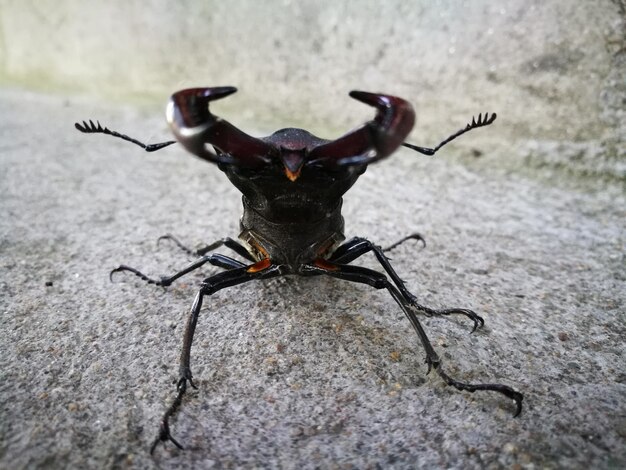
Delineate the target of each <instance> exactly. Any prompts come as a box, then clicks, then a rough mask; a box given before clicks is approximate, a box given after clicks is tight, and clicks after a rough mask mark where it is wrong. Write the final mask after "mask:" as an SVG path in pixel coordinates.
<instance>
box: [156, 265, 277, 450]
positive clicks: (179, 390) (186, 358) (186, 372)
mask: <svg viewBox="0 0 626 470" xmlns="http://www.w3.org/2000/svg"><path fill="white" fill-rule="evenodd" d="M266 264H267V265H265V264H264V265H263V267H262V268H261V269H259V266H260V263H255V264H252V265H249V266H245V265H242V266H241V267H239V268H237V269H232V270H230V271H225V272H221V273H217V274H215V275H213V276H210V277H208V278H206V279H205V280H204V281H203V282H202V287H201V288H200V291H199V292H198V294H197V295H196V298H195V300H194V302H193V306H192V307H191V312H190V313H189V317H188V319H187V326H186V327H185V335H184V337H183V348H182V351H181V354H180V365H179V368H178V373H179V377H178V381H177V383H176V397H175V398H174V400H173V401H172V404H171V405H170V406H169V407H168V408H167V410H166V411H165V413H164V414H163V418H161V425H160V427H159V434H158V436H157V437H156V439H155V440H154V442H153V443H152V445H151V446H150V453H151V454H152V453H154V450H155V449H156V447H157V445H158V444H159V442H167V441H171V442H172V443H173V444H174V445H175V446H176V447H178V448H179V449H181V450H182V449H184V448H183V446H182V445H181V444H180V443H179V442H178V441H177V440H176V439H174V438H173V437H172V435H171V433H170V418H171V417H172V416H174V415H175V414H176V412H177V411H178V409H179V408H180V406H181V404H182V401H183V396H184V395H185V393H186V392H187V384H188V383H189V385H191V386H192V387H193V388H197V387H196V386H195V385H194V383H193V374H192V373H191V345H192V344H193V337H194V334H195V331H196V325H197V323H198V317H199V315H200V309H201V308H202V301H203V298H204V296H206V295H212V294H214V293H215V292H217V291H219V290H221V289H224V288H226V287H230V286H235V285H238V284H242V283H244V282H248V281H252V280H255V279H269V278H272V277H276V276H280V275H282V274H284V272H283V268H282V266H279V265H274V264H271V263H270V262H269V260H268V263H266Z"/></svg>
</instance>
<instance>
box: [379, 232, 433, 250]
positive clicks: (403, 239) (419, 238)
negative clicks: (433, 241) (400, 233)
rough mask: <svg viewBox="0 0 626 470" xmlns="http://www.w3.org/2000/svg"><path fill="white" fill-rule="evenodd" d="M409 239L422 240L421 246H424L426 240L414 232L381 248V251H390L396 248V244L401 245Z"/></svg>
mask: <svg viewBox="0 0 626 470" xmlns="http://www.w3.org/2000/svg"><path fill="white" fill-rule="evenodd" d="M409 240H416V241H418V242H422V245H423V248H426V240H425V239H424V237H422V235H421V234H419V233H417V232H415V233H412V234H410V235H407V236H406V237H404V238H401V239H400V240H398V241H397V242H395V243H392V244H391V245H389V246H387V247H385V248H383V251H391V250H393V249H394V248H397V247H398V246H400V245H402V244H403V243H404V242H406V241H409Z"/></svg>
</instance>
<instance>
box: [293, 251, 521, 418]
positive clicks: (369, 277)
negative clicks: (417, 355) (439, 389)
mask: <svg viewBox="0 0 626 470" xmlns="http://www.w3.org/2000/svg"><path fill="white" fill-rule="evenodd" d="M302 271H303V273H304V274H309V275H314V274H319V273H323V274H327V275H329V276H332V277H336V278H338V279H344V280H346V281H352V282H358V283H362V284H367V285H370V286H372V287H374V288H375V289H387V290H388V291H389V293H390V294H391V296H392V297H393V299H394V300H395V301H396V303H397V304H398V305H399V306H400V308H401V309H402V311H403V312H404V314H405V315H406V317H407V318H408V319H409V321H410V322H411V325H413V328H414V329H415V332H416V333H417V336H418V337H419V339H420V342H421V343H422V346H423V347H424V350H425V352H426V363H427V365H428V372H430V371H431V369H434V370H435V371H436V372H437V374H439V376H440V377H441V378H442V379H443V380H444V381H445V383H446V384H447V385H451V386H452V387H454V388H456V389H457V390H464V391H467V392H471V393H474V392H476V391H480V390H482V391H492V392H498V393H501V394H502V395H504V396H506V397H507V398H510V399H512V400H513V401H514V402H515V406H516V409H515V414H514V417H515V416H518V415H519V414H520V413H521V411H522V400H523V399H524V395H522V394H521V393H520V392H518V391H516V390H514V389H513V388H511V387H509V386H507V385H502V384H469V383H465V382H460V381H458V380H455V379H453V378H451V377H450V376H449V375H448V374H446V373H445V372H444V370H443V368H442V366H441V359H439V356H438V354H437V352H436V351H435V349H434V348H433V346H432V344H431V342H430V340H429V339H428V336H427V335H426V332H425V331H424V328H423V327H422V325H421V324H420V322H419V320H418V318H417V315H415V312H414V311H413V310H412V309H411V304H410V303H409V302H408V301H407V299H406V298H405V296H404V295H403V294H402V293H401V292H400V290H399V289H398V288H397V287H396V286H394V285H393V284H392V283H391V282H389V279H387V276H385V275H384V274H383V273H379V272H377V271H374V270H371V269H368V268H363V267H361V266H350V265H345V264H333V263H330V262H328V261H324V260H323V261H321V262H319V263H316V264H315V265H307V266H304V267H303V268H302Z"/></svg>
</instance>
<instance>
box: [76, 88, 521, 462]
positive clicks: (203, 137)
mask: <svg viewBox="0 0 626 470" xmlns="http://www.w3.org/2000/svg"><path fill="white" fill-rule="evenodd" d="M235 91H236V88H233V87H213V88H191V89H186V90H182V91H179V92H177V93H174V95H172V97H171V99H170V101H169V103H168V106H167V120H168V122H169V125H170V127H171V129H172V131H173V133H174V135H175V137H176V139H177V141H178V142H180V143H181V144H182V145H183V146H184V147H185V148H186V149H187V150H188V151H189V152H191V153H192V154H194V155H196V156H197V157H199V158H201V159H203V160H206V161H208V162H211V163H215V164H217V166H218V168H219V169H220V170H221V171H223V172H224V173H225V174H226V176H227V177H228V179H229V180H230V181H231V183H232V184H233V185H235V186H236V187H237V189H238V190H239V191H241V193H242V194H243V198H242V200H243V216H242V217H241V222H240V225H241V233H240V235H239V241H236V240H234V239H232V238H223V239H221V240H218V241H216V242H215V243H212V244H210V245H207V246H206V247H204V248H202V249H199V250H196V251H193V250H190V249H188V248H186V247H185V246H184V245H183V244H182V243H180V242H179V241H178V240H177V239H176V238H174V237H173V236H171V235H166V236H164V237H161V238H168V239H171V240H172V241H173V242H175V243H176V244H177V245H178V246H180V247H181V248H182V249H184V250H186V251H187V252H188V253H193V254H195V255H197V256H199V258H198V259H197V260H196V261H194V262H193V263H191V264H189V265H188V266H187V267H186V268H184V269H182V270H181V271H179V272H177V273H175V274H173V275H171V276H167V277H161V278H160V279H152V278H150V277H148V276H146V275H145V274H143V273H142V272H141V271H139V270H137V269H135V268H132V267H130V266H126V265H121V266H119V267H118V268H116V269H114V270H113V271H111V276H112V275H113V274H114V273H116V272H121V271H128V272H131V273H134V274H135V275H137V276H139V277H140V278H141V279H143V280H144V281H146V282H148V283H150V284H155V285H157V286H169V285H170V284H171V283H172V282H174V281H175V280H177V279H179V278H180V277H182V276H184V275H185V274H188V273H189V272H191V271H193V270H195V269H198V268H200V267H201V266H202V265H204V264H206V263H209V264H212V265H214V266H217V267H219V268H223V269H224V271H221V272H219V273H217V274H214V275H212V276H209V277H207V278H206V279H204V280H203V281H202V284H201V286H200V290H199V292H198V293H197V295H196V297H195V300H194V302H193V306H192V308H191V312H190V314H189V318H188V321H187V326H186V330H185V334H184V338H183V348H182V353H181V357H180V366H179V379H178V382H177V386H176V395H175V397H174V400H173V401H172V403H171V405H170V406H169V407H168V408H167V410H166V411H165V413H164V415H163V418H162V420H161V425H160V428H159V432H158V435H157V437H156V439H155V440H154V443H153V444H152V446H151V448H150V452H151V453H152V452H154V450H155V448H156V446H157V445H158V443H159V442H166V441H171V442H172V443H174V445H176V446H177V447H179V448H180V449H183V446H182V445H181V444H180V443H179V442H178V441H177V440H176V439H174V437H173V436H172V435H171V434H170V429H169V421H170V418H171V417H172V415H174V414H175V413H176V411H177V410H178V409H179V408H180V406H181V404H182V399H183V396H184V395H185V392H186V390H187V386H188V385H191V386H192V387H194V388H195V385H194V383H193V375H192V373H191V365H190V362H191V344H192V342H193V336H194V331H195V329H196V324H197V321H198V316H199V313H200V309H201V308H202V303H203V300H204V297H205V296H209V295H211V294H214V293H215V292H217V291H219V290H221V289H224V288H226V287H230V286H235V285H238V284H243V283H245V282H248V281H252V280H257V279H259V280H260V279H269V278H275V277H278V276H285V275H290V274H291V275H293V274H295V275H300V276H319V275H327V276H332V277H335V278H338V279H343V280H346V281H352V282H357V283H362V284H367V285H369V286H371V287H374V288H375V289H386V290H387V291H388V292H389V293H390V294H391V296H392V297H393V300H394V301H395V302H396V303H397V304H398V305H399V306H400V308H401V309H402V312H403V313H404V314H405V315H406V317H407V318H408V320H409V321H410V322H411V324H412V326H413V328H414V329H415V331H416V333H417V335H418V337H419V339H420V341H421V344H422V346H423V347H424V350H425V352H426V363H427V365H428V372H430V370H431V369H434V370H435V371H436V372H437V373H438V374H439V376H440V377H441V378H442V379H443V380H444V381H445V383H446V384H448V385H451V386H453V387H455V388H456V389H458V390H464V391H468V392H475V391H478V390H487V391H494V392H499V393H501V394H503V395H504V396H506V397H508V398H510V399H512V400H513V401H514V402H515V405H516V410H515V416H517V415H519V414H520V412H521V410H522V400H523V395H522V394H521V393H520V392H518V391H516V390H514V389H513V388H511V387H509V386H507V385H501V384H482V383H481V384H470V383H465V382H461V381H458V380H455V379H453V378H452V377H450V376H449V375H448V374H446V372H445V371H444V370H443V368H442V365H441V359H440V358H439V356H438V354H437V353H436V352H435V350H434V348H433V346H432V345H431V343H430V341H429V339H428V336H427V335H426V332H425V331H424V329H423V328H422V325H421V324H420V322H419V320H418V318H417V313H418V312H421V313H424V314H426V315H429V316H432V315H451V314H460V315H464V316H466V317H468V318H469V319H471V320H472V321H473V329H472V332H473V331H475V330H476V329H477V328H479V327H482V326H483V324H484V321H483V319H482V318H481V317H480V316H479V315H478V314H476V313H475V312H474V311H472V310H469V309H464V308H450V309H441V310H437V309H432V308H429V307H426V306H424V305H421V304H420V303H418V300H417V298H416V297H415V296H414V295H413V294H411V293H410V292H409V291H408V290H407V288H406V287H405V284H404V282H403V281H402V280H401V279H400V277H399V276H398V274H397V273H396V271H395V270H394V269H393V267H392V266H391V264H390V262H389V259H388V258H387V257H386V256H385V252H386V251H388V250H391V249H393V248H395V247H396V246H398V245H399V244H400V243H402V242H404V241H406V240H409V239H416V240H420V241H422V242H423V241H424V240H423V239H422V238H421V236H420V235H419V234H412V235H409V236H408V237H405V238H403V239H402V240H400V241H399V242H397V243H394V244H393V245H391V246H389V247H387V248H385V249H383V248H381V247H380V246H378V245H375V244H374V243H372V242H370V241H369V240H367V239H365V238H359V237H357V238H352V239H350V240H348V241H346V242H344V234H343V229H344V221H343V217H342V215H341V204H342V196H343V194H344V193H345V192H346V191H348V189H350V187H351V186H352V185H353V184H354V183H355V182H356V180H357V179H358V178H359V176H360V175H362V174H363V172H364V171H365V170H366V168H367V166H368V165H369V164H370V163H373V162H375V161H377V160H381V159H383V158H386V157H388V156H389V155H391V154H392V153H393V152H394V151H395V150H396V149H398V147H400V146H401V145H403V146H405V147H409V148H411V149H413V150H415V151H417V152H420V153H422V154H425V155H434V154H435V153H436V152H437V151H438V150H439V149H440V148H441V147H443V146H444V145H445V144H447V143H448V142H450V141H451V140H453V139H455V138H457V137H458V136H460V135H462V134H464V133H466V132H468V131H470V130H472V129H475V128H478V127H482V126H487V125H489V124H491V123H492V122H494V120H495V119H496V114H495V113H493V114H491V115H490V114H489V113H486V114H485V115H484V116H483V115H482V114H480V115H479V116H478V119H472V122H471V123H470V124H467V126H466V127H464V128H462V129H460V130H459V131H457V132H456V133H454V134H452V135H451V136H449V137H448V138H446V139H445V140H443V141H442V142H441V143H440V144H439V145H437V146H436V147H433V148H427V147H419V146H416V145H412V144H408V143H406V142H404V139H405V138H406V137H407V136H408V134H409V132H410V131H411V129H412V128H413V124H414V122H415V113H414V111H413V107H412V106H411V104H410V103H408V102H407V101H405V100H403V99H402V98H398V97H395V96H391V95H385V94H375V93H367V92H363V91H353V92H351V93H350V96H351V97H352V98H354V99H356V100H359V101H361V102H363V103H365V104H368V105H370V106H373V107H374V108H376V116H375V117H374V119H373V120H371V121H369V122H367V123H365V124H364V125H362V126H361V127H359V128H357V129H355V130H353V131H351V132H349V133H347V134H345V135H344V136H342V137H340V138H338V139H336V140H332V141H330V140H325V139H321V138H319V137H316V136H314V135H312V134H311V133H309V132H307V131H305V130H303V129H294V128H287V129H282V130H279V131H277V132H275V133H274V134H272V135H270V136H268V137H264V138H255V137H252V136H250V135H248V134H246V133H244V132H242V131H240V130H239V129H237V128H236V127H235V126H233V125H232V124H230V123H229V122H227V121H225V120H223V119H220V118H219V117H217V116H215V115H213V114H211V112H210V109H209V103H210V102H211V101H214V100H217V99H220V98H224V97H225V96H228V95H230V94H232V93H234V92H235ZM75 127H76V128H77V129H78V130H79V131H81V132H85V133H101V134H108V135H112V136H114V137H118V138H121V139H123V140H126V141H129V142H132V143H134V144H137V145H139V146H141V147H142V148H144V149H145V150H146V151H148V152H152V151H156V150H159V149H162V148H164V147H167V146H168V145H170V144H173V143H175V142H176V141H167V142H163V143H158V144H150V145H145V144H143V143H142V142H140V141H138V140H135V139H133V138H131V137H129V136H127V135H124V134H120V133H118V132H115V131H111V130H109V129H108V128H106V127H102V126H101V125H100V123H99V122H97V123H96V124H94V123H93V121H89V122H88V123H87V122H85V121H83V123H82V124H79V123H76V124H75ZM220 246H224V247H226V248H229V249H231V250H233V251H234V252H235V253H237V254H238V255H239V256H240V257H241V258H243V259H244V260H245V261H243V262H242V261H239V260H237V259H234V258H231V257H229V256H225V255H222V254H219V253H213V250H215V249H216V248H218V247H220ZM370 252H371V253H373V255H374V256H375V257H376V259H377V261H378V262H379V263H380V265H381V267H382V269H383V271H384V273H383V272H379V271H375V270H372V269H368V268H364V267H361V266H355V265H353V264H351V263H352V262H353V261H355V260H356V259H357V258H359V257H361V256H362V255H364V254H366V253H370Z"/></svg>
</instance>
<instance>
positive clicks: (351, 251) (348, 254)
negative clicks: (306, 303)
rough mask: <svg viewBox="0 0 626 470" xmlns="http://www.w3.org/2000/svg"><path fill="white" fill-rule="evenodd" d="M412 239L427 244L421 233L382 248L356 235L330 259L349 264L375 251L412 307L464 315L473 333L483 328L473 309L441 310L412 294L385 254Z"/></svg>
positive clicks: (431, 312)
mask: <svg viewBox="0 0 626 470" xmlns="http://www.w3.org/2000/svg"><path fill="white" fill-rule="evenodd" d="M411 239H414V240H418V241H420V240H421V241H422V242H423V243H424V245H425V244H426V243H425V242H424V239H423V238H422V236H421V235H420V234H419V233H414V234H411V235H409V236H407V237H404V238H403V239H402V240H399V241H398V242H396V243H394V244H392V245H390V246H389V247H387V248H381V247H380V246H378V245H375V244H374V243H372V242H370V241H369V240H366V239H365V238H359V237H355V238H353V239H351V240H349V241H347V242H346V243H344V244H343V245H341V246H340V247H339V248H337V249H336V250H335V251H334V252H333V254H332V255H331V256H330V258H329V261H332V262H334V263H342V264H347V263H350V262H352V261H354V260H355V259H357V258H359V257H361V256H363V255H364V254H366V253H369V252H370V251H371V252H373V253H374V255H375V256H376V259H377V260H378V262H379V263H380V265H381V266H382V267H383V269H384V270H385V272H386V273H387V274H388V275H389V277H390V278H391V280H392V281H393V283H394V284H395V285H396V287H397V288H398V290H399V291H400V293H401V294H402V296H403V297H404V298H405V300H406V301H407V302H408V304H409V305H410V306H411V307H412V308H414V309H416V310H418V311H420V312H422V313H424V314H425V315H427V316H447V315H464V316H466V317H468V318H469V319H470V320H472V321H473V322H474V326H473V328H472V333H473V332H474V331H476V330H477V329H479V328H482V327H483V326H484V325H485V321H484V320H483V318H482V317H481V316H480V315H478V314H477V313H476V312H474V311H473V310H470V309H467V308H447V309H439V310H438V309H433V308H430V307H426V306H424V305H421V304H420V303H419V302H418V301H417V297H415V296H414V295H413V294H411V292H409V290H408V289H407V288H406V286H405V284H404V281H403V280H402V279H400V276H398V273H396V271H395V269H393V266H391V263H390V262H389V258H387V256H386V255H385V252H386V251H389V250H391V249H393V248H395V247H397V246H398V245H400V244H401V243H403V242H405V241H407V240H411Z"/></svg>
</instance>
